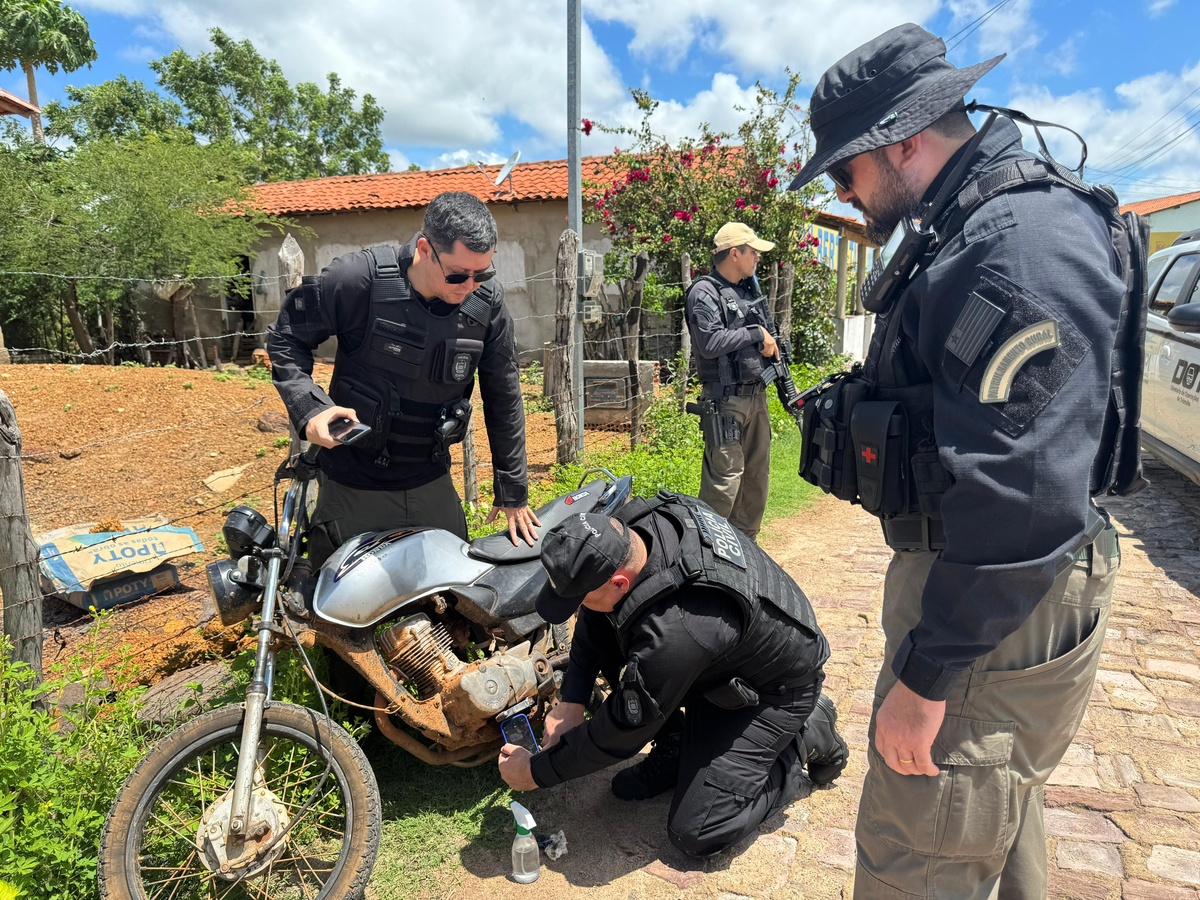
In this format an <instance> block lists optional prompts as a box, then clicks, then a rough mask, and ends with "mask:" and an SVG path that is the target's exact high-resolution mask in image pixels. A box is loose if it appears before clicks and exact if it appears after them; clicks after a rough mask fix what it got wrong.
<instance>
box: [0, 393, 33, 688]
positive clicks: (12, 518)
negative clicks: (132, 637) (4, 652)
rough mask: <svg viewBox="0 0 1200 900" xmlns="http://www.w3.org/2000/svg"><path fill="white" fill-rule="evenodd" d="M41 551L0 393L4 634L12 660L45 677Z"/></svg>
mask: <svg viewBox="0 0 1200 900" xmlns="http://www.w3.org/2000/svg"><path fill="white" fill-rule="evenodd" d="M37 561H38V548H37V544H35V543H34V542H33V535H32V534H30V533H29V516H28V514H27V512H26V510H25V482H24V479H23V478H22V476H21V429H20V428H19V427H18V426H17V413H16V410H14V409H13V405H12V403H10V402H9V399H8V395H7V394H5V393H4V391H0V591H3V593H4V633H5V634H6V635H7V636H8V637H9V639H10V640H11V641H12V645H13V659H14V660H18V661H20V662H24V663H27V664H28V665H29V668H31V669H33V671H34V672H35V673H36V674H37V676H38V679H39V680H41V677H42V588H41V583H40V580H39V576H38V562H37Z"/></svg>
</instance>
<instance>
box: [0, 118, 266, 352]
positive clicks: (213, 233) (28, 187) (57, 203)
mask: <svg viewBox="0 0 1200 900" xmlns="http://www.w3.org/2000/svg"><path fill="white" fill-rule="evenodd" d="M6 157H7V158H6ZM10 163H11V164H12V170H13V171H15V172H17V173H18V174H16V175H4V176H0V210H4V212H3V213H0V257H3V258H5V259H6V262H9V261H11V262H9V265H10V267H11V268H13V269H20V270H26V271H33V272H47V273H54V274H55V275H60V276H66V277H59V278H44V277H40V276H25V280H20V279H18V280H15V281H13V282H6V283H5V287H4V288H3V290H4V291H5V295H6V296H4V297H3V298H0V299H2V300H3V302H4V304H5V307H6V309H5V313H6V314H5V319H6V320H8V321H5V322H4V327H5V330H6V331H7V330H8V326H9V322H10V321H12V320H13V319H16V320H17V321H21V320H22V319H24V318H26V317H30V318H34V319H36V318H37V317H38V316H39V315H40V316H42V317H43V318H44V320H47V321H49V320H52V319H53V317H54V316H55V315H56V313H55V310H56V309H57V308H58V307H59V304H61V305H62V307H63V309H64V311H65V314H66V317H67V319H68V320H69V322H70V327H71V331H72V333H73V336H74V339H75V343H76V344H77V345H78V346H79V348H80V350H81V351H83V352H85V353H88V352H91V349H92V339H91V325H90V323H94V322H96V321H97V319H98V318H100V317H101V316H113V315H118V316H121V315H125V316H126V317H132V318H136V315H135V314H134V312H133V311H134V309H135V303H136V295H135V289H136V285H137V282H138V281H142V280H144V281H182V282H189V281H191V280H192V279H194V278H198V277H205V278H207V277H211V276H233V275H236V274H237V273H238V266H237V263H238V259H239V257H241V256H242V255H244V254H245V253H246V252H247V251H248V249H249V248H250V247H251V246H252V245H253V244H254V243H255V242H256V241H257V240H258V239H259V238H260V237H261V231H262V229H263V228H266V227H271V226H273V225H278V224H280V223H281V220H278V219H275V218H273V217H270V216H266V215H263V214H260V213H258V212H257V211H255V210H253V209H252V208H250V207H249V206H248V205H247V185H246V182H245V180H244V179H243V178H242V177H241V176H240V175H238V173H240V172H242V171H244V170H245V168H246V159H245V154H244V151H241V150H239V149H237V148H235V147H232V146H231V145H229V144H211V145H199V144H194V145H188V144H179V143H175V142H170V141H165V140H163V139H162V138H161V137H160V136H158V135H150V136H148V137H145V138H140V137H139V138H129V139H126V140H124V141H114V140H112V139H110V138H104V139H99V140H95V141H92V142H90V143H87V144H85V145H83V146H81V147H79V148H78V149H77V150H76V151H75V152H73V153H70V154H64V155H62V156H60V157H59V158H57V159H54V160H51V161H49V162H44V163H40V164H38V163H32V162H28V161H22V159H21V157H20V155H19V153H18V152H17V151H15V150H11V149H9V150H3V151H0V172H4V171H5V170H7V169H8V168H9V165H10ZM94 276H104V277H105V278H104V279H103V280H101V279H96V278H95V277H94ZM30 279H32V281H31V280H30ZM110 279H111V280H110ZM118 279H127V280H118ZM207 284H209V285H210V286H211V287H212V288H214V290H215V291H219V290H221V288H222V284H221V283H220V282H219V281H214V282H207Z"/></svg>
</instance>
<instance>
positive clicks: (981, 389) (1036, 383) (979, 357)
mask: <svg viewBox="0 0 1200 900" xmlns="http://www.w3.org/2000/svg"><path fill="white" fill-rule="evenodd" d="M980 274H981V278H980V281H979V285H978V286H977V287H976V289H975V295H977V296H979V297H980V298H982V300H984V301H986V302H987V303H988V304H989V305H990V306H993V307H995V308H997V309H1001V310H1003V311H1004V316H1003V318H1002V319H1000V321H999V323H998V324H996V325H995V326H994V327H993V330H992V332H991V335H990V337H989V338H988V340H987V341H986V342H985V343H984V345H983V346H982V347H981V348H980V349H979V351H977V353H976V358H975V359H974V360H973V363H972V364H971V365H970V367H969V369H968V370H967V372H966V373H965V377H964V378H963V380H962V382H960V389H962V390H969V391H971V392H972V393H974V394H975V395H976V397H977V398H978V400H979V402H980V403H981V404H982V408H983V409H984V410H986V411H987V412H988V415H989V417H991V418H993V419H994V420H995V422H996V424H997V426H998V427H999V428H1000V430H1001V431H1003V432H1004V433H1005V434H1007V435H1009V436H1010V437H1016V436H1017V435H1019V434H1021V433H1022V432H1024V431H1025V429H1027V428H1028V427H1029V425H1030V423H1032V422H1033V420H1034V419H1035V418H1036V417H1037V415H1038V414H1039V413H1040V412H1041V411H1042V410H1043V409H1045V408H1046V405H1047V404H1049V402H1050V401H1051V400H1053V399H1054V397H1055V396H1056V395H1057V394H1058V392H1059V391H1060V390H1061V389H1062V387H1063V385H1065V384H1066V383H1067V379H1068V378H1070V377H1071V373H1073V372H1074V371H1075V369H1076V368H1077V367H1078V366H1079V363H1080V362H1082V360H1083V358H1084V357H1085V356H1087V354H1088V352H1089V351H1090V350H1091V344H1090V343H1089V342H1088V340H1087V339H1086V338H1085V337H1084V336H1083V335H1082V334H1081V333H1080V331H1079V329H1077V328H1076V327H1075V326H1074V325H1073V324H1071V322H1070V321H1069V320H1068V319H1066V318H1064V317H1063V316H1061V315H1056V314H1055V313H1054V312H1053V311H1052V310H1050V309H1049V308H1048V307H1047V306H1046V305H1045V304H1044V302H1042V301H1041V299H1040V298H1039V297H1038V296H1037V295H1036V294H1034V293H1032V292H1031V291H1029V290H1027V289H1025V288H1024V287H1022V286H1021V285H1019V284H1017V283H1016V282H1014V281H1012V280H1011V279H1009V278H1006V277H1005V276H1003V275H1001V274H1000V273H999V272H996V271H993V270H992V269H989V268H987V267H986V266H984V267H981V268H980ZM960 319H961V316H960ZM964 362H965V360H964Z"/></svg>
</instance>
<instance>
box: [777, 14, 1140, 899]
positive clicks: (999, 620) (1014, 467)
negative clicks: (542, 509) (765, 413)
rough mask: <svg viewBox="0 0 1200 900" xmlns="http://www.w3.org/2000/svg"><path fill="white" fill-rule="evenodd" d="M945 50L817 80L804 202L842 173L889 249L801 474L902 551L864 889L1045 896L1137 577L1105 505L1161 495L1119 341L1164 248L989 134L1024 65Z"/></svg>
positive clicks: (1009, 113)
mask: <svg viewBox="0 0 1200 900" xmlns="http://www.w3.org/2000/svg"><path fill="white" fill-rule="evenodd" d="M945 54H946V47H945V44H944V43H943V42H942V40H941V39H940V38H937V37H936V36H934V35H932V34H930V33H929V32H928V31H926V30H925V29H923V28H920V27H918V26H917V25H913V24H907V25H901V26H899V27H897V28H893V29H891V30H889V31H887V32H885V33H884V34H882V35H880V36H879V37H877V38H875V39H874V40H872V41H869V42H867V43H866V44H864V45H863V46H861V47H859V48H857V49H856V50H854V51H852V52H851V53H849V54H847V55H846V56H845V57H843V58H842V59H841V60H839V61H838V62H837V63H835V64H834V65H833V66H832V67H831V68H830V69H829V70H828V71H826V72H825V74H824V75H823V76H822V78H821V79H820V81H819V82H818V84H817V87H816V89H815V90H814V91H813V95H812V104H811V108H810V121H811V124H812V128H813V132H814V134H815V136H816V152H815V153H814V155H813V157H812V159H811V160H809V162H808V163H807V164H806V165H805V166H804V168H803V169H802V170H801V172H800V174H799V175H798V176H797V177H796V179H795V181H794V182H793V183H792V185H791V187H792V188H793V189H795V188H798V187H800V186H802V185H804V184H807V183H808V182H809V181H811V180H812V179H814V178H816V177H817V176H818V175H820V174H822V173H825V174H827V175H829V177H830V178H831V179H832V181H833V183H834V185H835V187H836V190H837V196H838V199H839V200H841V201H842V202H844V203H849V204H851V205H852V206H854V207H855V208H856V209H858V210H859V211H861V212H862V214H863V216H864V218H865V220H866V223H867V225H868V229H869V233H870V235H871V236H872V238H873V239H874V240H875V241H877V242H878V243H880V244H883V245H885V246H884V247H883V249H882V250H881V251H878V252H877V263H876V269H875V270H874V271H873V272H872V273H871V275H870V276H868V277H865V278H863V279H861V281H862V282H863V303H864V305H866V306H867V308H868V309H869V310H870V311H872V312H874V313H876V320H875V331H874V336H873V340H872V344H871V348H870V351H869V353H868V358H867V360H866V361H865V364H864V365H863V367H862V368H861V370H857V369H856V370H853V371H852V372H851V373H850V374H849V375H848V376H847V377H845V378H843V379H841V380H839V381H836V382H834V383H832V384H830V385H828V386H827V387H825V388H824V390H823V392H822V393H821V394H819V395H818V396H816V397H815V398H813V399H812V400H811V401H810V402H809V403H808V404H807V405H806V407H805V409H806V412H805V426H804V430H805V434H806V441H805V444H806V446H805V448H804V449H803V450H802V454H803V456H802V461H801V475H802V476H803V477H804V478H806V479H807V480H809V481H811V482H813V483H814V484H818V485H820V486H822V487H823V488H824V489H825V490H827V491H829V492H830V493H834V494H835V495H837V496H838V497H840V498H842V499H847V500H853V501H854V502H857V503H860V504H862V506H863V507H864V508H865V509H867V510H868V511H869V512H872V513H874V514H875V515H877V516H879V518H880V521H881V526H882V530H883V536H884V540H885V541H886V542H887V543H888V545H889V546H890V547H891V548H892V549H893V551H894V555H893V557H892V561H891V564H890V566H889V568H888V572H887V577H886V580H885V585H884V596H883V615H882V624H883V629H884V632H885V636H886V647H885V652H884V663H883V668H882V671H881V672H880V674H879V678H878V682H877V684H876V689H875V700H874V708H873V712H872V716H871V724H870V730H869V748H868V763H869V771H868V773H867V776H866V780H865V782H864V785H863V792H862V800H861V803H860V806H859V816H858V824H857V832H856V838H857V857H858V867H857V873H856V876H855V888H854V896H855V897H856V898H875V897H879V898H900V897H906V898H918V897H922V898H934V897H937V898H954V900H965V898H988V897H1001V898H1041V897H1045V896H1046V880H1047V867H1046V841H1045V833H1044V831H1043V825H1042V786H1043V785H1044V784H1045V782H1046V780H1047V779H1048V778H1049V776H1050V773H1051V772H1052V771H1053V770H1054V768H1055V766H1057V765H1058V763H1059V761H1060V760H1061V759H1062V757H1063V754H1064V753H1065V752H1066V749H1067V747H1068V745H1069V744H1070V743H1071V740H1072V738H1073V736H1074V734H1075V732H1076V730H1077V728H1078V727H1079V723H1080V721H1081V719H1082V717H1083V714H1084V710H1085V707H1086V705H1087V702H1088V698H1089V696H1090V695H1091V691H1092V684H1093V680H1094V678H1095V672H1096V667H1097V663H1098V661H1099V658H1100V650H1101V643H1102V641H1103V637H1104V630H1105V622H1106V621H1107V618H1108V614H1109V608H1110V600H1111V596H1112V590H1113V582H1114V579H1115V577H1116V571H1117V567H1118V565H1119V550H1118V547H1117V541H1116V533H1115V531H1114V530H1113V528H1112V526H1111V525H1110V524H1109V523H1108V517H1107V515H1106V514H1105V513H1104V512H1103V510H1102V509H1100V508H1099V507H1097V506H1096V505H1095V503H1094V502H1093V499H1092V498H1093V497H1094V496H1098V495H1100V494H1103V493H1105V492H1113V493H1124V492H1129V491H1132V490H1136V489H1137V488H1138V487H1139V486H1140V485H1141V484H1142V483H1143V482H1142V480H1141V478H1140V472H1139V471H1138V464H1137V453H1136V427H1134V426H1135V425H1136V419H1137V415H1136V402H1135V403H1134V408H1132V409H1130V408H1125V409H1124V410H1122V409H1121V404H1122V403H1123V402H1126V401H1127V400H1128V398H1129V397H1136V395H1137V390H1138V388H1137V386H1136V384H1133V383H1132V382H1133V378H1134V377H1140V371H1141V368H1140V365H1137V366H1134V365H1125V364H1123V363H1121V362H1120V360H1121V359H1122V356H1121V352H1122V351H1121V348H1122V347H1123V346H1124V344H1122V343H1121V342H1119V341H1118V322H1119V321H1120V320H1122V317H1123V316H1125V314H1126V312H1127V311H1128V310H1129V309H1130V304H1135V303H1136V302H1137V299H1136V297H1137V292H1136V290H1133V289H1129V290H1127V288H1126V280H1127V277H1128V280H1129V283H1130V284H1135V283H1136V282H1137V281H1138V279H1137V278H1136V276H1133V277H1129V276H1130V273H1131V272H1135V270H1136V264H1137V244H1138V240H1139V239H1140V237H1142V236H1143V235H1142V233H1141V231H1140V226H1138V225H1137V223H1130V222H1128V221H1127V220H1124V219H1122V218H1121V217H1120V215H1119V214H1118V212H1117V206H1116V198H1115V195H1114V194H1112V192H1111V191H1109V190H1108V189H1106V188H1093V187H1091V186H1089V185H1086V184H1084V183H1083V182H1082V181H1080V180H1079V179H1078V178H1076V177H1075V176H1074V175H1073V174H1072V173H1071V172H1070V171H1068V170H1067V169H1065V168H1064V167H1063V166H1061V165H1059V164H1058V163H1056V162H1054V161H1053V160H1050V159H1047V158H1039V157H1036V156H1034V155H1033V154H1031V153H1029V152H1027V151H1026V150H1024V149H1023V147H1022V145H1021V135H1020V132H1019V131H1018V129H1017V127H1016V125H1015V124H1014V122H1013V118H1016V119H1018V120H1021V121H1030V120H1029V119H1028V117H1027V116H1025V115H1024V114H1022V113H1017V112H1016V111H1013V110H1002V109H999V108H991V109H992V110H993V115H992V116H991V117H990V118H989V119H988V120H987V122H986V123H985V124H984V126H982V127H981V128H980V129H979V130H978V131H977V130H976V127H975V125H974V124H973V123H972V121H971V119H970V118H969V116H968V113H967V109H966V106H965V104H964V96H965V94H966V92H967V91H968V90H970V89H971V87H972V86H973V85H974V84H975V83H976V81H977V80H978V79H979V78H981V77H982V76H983V75H985V74H986V73H987V72H988V71H990V70H991V69H992V68H993V67H995V66H996V65H997V64H998V63H999V62H1000V60H1001V59H1002V57H996V58H994V59H989V60H987V61H986V62H981V63H978V64H976V65H973V66H969V67H966V68H957V67H955V66H954V65H952V64H951V63H949V62H948V61H947V60H946V58H945ZM1037 124H1039V125H1041V124H1046V123H1037ZM1039 138H1040V133H1039ZM1043 147H1044V145H1043ZM1135 318H1136V315H1132V316H1130V319H1131V320H1133V319H1135ZM1132 368H1135V369H1136V373H1133V372H1129V371H1125V369H1132ZM1114 386H1115V387H1117V388H1118V390H1114ZM1128 391H1132V392H1133V393H1128ZM1123 392H1124V393H1123ZM1122 397H1124V398H1125V399H1124V400H1123V399H1122ZM1117 412H1122V413H1123V414H1121V415H1117ZM1131 440H1132V441H1133V442H1134V443H1133V444H1132V451H1131V449H1130V447H1131V444H1130V442H1131ZM839 442H840V443H839ZM843 445H844V447H845V448H846V452H844V453H837V452H834V448H835V446H843Z"/></svg>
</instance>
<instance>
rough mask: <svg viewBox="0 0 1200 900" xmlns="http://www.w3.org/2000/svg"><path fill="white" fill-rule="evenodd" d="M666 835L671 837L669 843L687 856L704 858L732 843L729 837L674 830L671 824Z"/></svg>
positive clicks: (726, 847) (727, 847)
mask: <svg viewBox="0 0 1200 900" xmlns="http://www.w3.org/2000/svg"><path fill="white" fill-rule="evenodd" d="M667 837H669V838H670V839H671V843H672V844H674V845H675V847H676V848H677V849H679V850H681V851H682V852H684V853H686V854H687V855H688V856H694V857H696V858H697V859H705V858H706V857H709V856H715V855H716V854H718V853H720V852H721V851H722V850H727V849H729V847H730V846H732V844H733V840H732V839H731V838H721V837H715V836H709V837H704V838H702V837H700V835H698V834H695V833H693V832H680V831H676V830H675V828H674V827H673V826H668V827H667Z"/></svg>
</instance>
